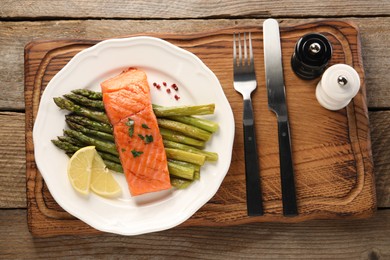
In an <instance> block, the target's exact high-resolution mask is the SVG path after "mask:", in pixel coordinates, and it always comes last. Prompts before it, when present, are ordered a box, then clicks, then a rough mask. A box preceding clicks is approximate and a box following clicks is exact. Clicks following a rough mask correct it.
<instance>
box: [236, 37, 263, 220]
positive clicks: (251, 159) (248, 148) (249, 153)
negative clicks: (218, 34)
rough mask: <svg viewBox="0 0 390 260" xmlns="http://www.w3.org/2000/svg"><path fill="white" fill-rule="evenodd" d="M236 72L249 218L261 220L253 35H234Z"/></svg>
mask: <svg viewBox="0 0 390 260" xmlns="http://www.w3.org/2000/svg"><path fill="white" fill-rule="evenodd" d="M242 38H243V39H242ZM247 38H248V39H247ZM242 41H243V44H242V43H241V42H242ZM237 46H238V48H237ZM233 69H234V89H235V90H236V91H237V92H239V93H241V95H242V97H243V98H244V116H243V129H244V149H245V179H246V201H247V211H248V216H259V215H263V205H262V196H261V189H260V169H259V159H258V154H257V146H256V135H255V125H254V118H253V108H252V100H251V93H252V91H254V90H255V89H256V87H257V81H256V74H255V64H254V59H253V50H252V38H251V33H250V32H249V33H248V37H247V33H244V35H243V36H242V34H238V35H237V34H234V35H233Z"/></svg>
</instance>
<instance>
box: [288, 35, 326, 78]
mask: <svg viewBox="0 0 390 260" xmlns="http://www.w3.org/2000/svg"><path fill="white" fill-rule="evenodd" d="M331 57H332V46H331V45H330V42H329V41H328V39H327V38H326V37H325V36H324V35H322V34H319V33H310V34H306V35H304V36H303V37H302V38H300V39H299V40H298V42H297V43H296V45H295V50H294V53H293V55H292V57H291V66H292V69H293V71H294V72H295V74H297V75H298V76H299V77H300V78H302V79H314V78H317V77H319V76H320V75H321V74H322V73H323V72H324V70H325V68H326V65H327V64H328V62H329V60H330V59H331Z"/></svg>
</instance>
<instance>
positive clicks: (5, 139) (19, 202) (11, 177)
mask: <svg viewBox="0 0 390 260" xmlns="http://www.w3.org/2000/svg"><path fill="white" fill-rule="evenodd" d="M24 118H25V115H24V114H23V113H11V112H0V140H1V145H0V165H1V167H0V183H1V185H0V208H24V207H26V195H25V193H26V175H25V171H26V150H25V143H24V135H25V131H24V129H25V125H24Z"/></svg>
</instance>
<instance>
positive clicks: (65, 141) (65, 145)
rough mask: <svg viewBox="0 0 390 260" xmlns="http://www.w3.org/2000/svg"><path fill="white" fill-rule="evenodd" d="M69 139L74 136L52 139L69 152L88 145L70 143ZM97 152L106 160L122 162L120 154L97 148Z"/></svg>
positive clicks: (56, 144) (55, 143) (71, 152)
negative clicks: (116, 154)
mask: <svg viewBox="0 0 390 260" xmlns="http://www.w3.org/2000/svg"><path fill="white" fill-rule="evenodd" d="M69 139H72V138H69V137H68V136H58V140H51V141H52V143H53V144H54V145H55V146H57V147H58V148H60V149H61V150H64V151H65V152H66V153H68V154H73V153H75V152H76V151H77V150H79V149H81V148H82V147H84V146H86V145H85V144H80V143H79V144H78V145H74V144H72V143H69V142H68V140H69ZM96 150H97V149H96ZM97 152H98V154H99V155H100V156H101V157H102V158H103V159H104V160H109V161H111V162H116V163H121V161H120V160H119V157H118V156H115V155H112V154H109V153H106V152H102V151H101V150H97Z"/></svg>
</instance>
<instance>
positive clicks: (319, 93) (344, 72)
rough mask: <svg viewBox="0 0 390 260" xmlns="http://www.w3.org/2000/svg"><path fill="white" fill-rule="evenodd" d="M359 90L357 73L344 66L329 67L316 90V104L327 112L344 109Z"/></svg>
mask: <svg viewBox="0 0 390 260" xmlns="http://www.w3.org/2000/svg"><path fill="white" fill-rule="evenodd" d="M359 89H360V77H359V74H358V73H357V71H356V70H355V69H354V68H352V67H351V66H348V65H346V64H336V65H333V66H331V67H329V68H328V69H327V70H326V71H325V72H324V75H323V76H322V78H321V81H320V82H319V83H318V85H317V88H316V98H317V100H318V102H319V103H320V104H321V105H322V106H323V107H325V108H326V109H329V110H339V109H342V108H344V107H346V106H347V105H348V104H349V102H350V101H351V99H352V98H353V97H354V96H356V94H357V93H358V91H359Z"/></svg>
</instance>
